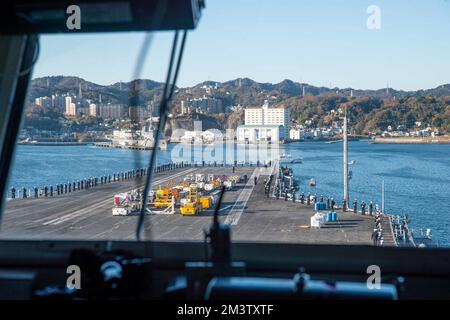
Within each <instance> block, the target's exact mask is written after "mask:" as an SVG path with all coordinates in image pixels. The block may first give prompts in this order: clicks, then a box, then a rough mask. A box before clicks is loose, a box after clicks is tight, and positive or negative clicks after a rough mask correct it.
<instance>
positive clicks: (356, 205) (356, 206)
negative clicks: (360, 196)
mask: <svg viewBox="0 0 450 320" xmlns="http://www.w3.org/2000/svg"><path fill="white" fill-rule="evenodd" d="M357 211H358V200H356V199H355V201H353V213H356V212H357Z"/></svg>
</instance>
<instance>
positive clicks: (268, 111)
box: [245, 100, 291, 138]
mask: <svg viewBox="0 0 450 320" xmlns="http://www.w3.org/2000/svg"><path fill="white" fill-rule="evenodd" d="M290 122H291V119H290V114H289V109H288V108H271V107H270V106H269V103H268V101H267V100H266V101H264V105H263V106H262V107H261V108H246V109H245V125H257V126H258V125H260V126H261V125H275V126H283V130H284V137H286V138H288V137H289V125H290Z"/></svg>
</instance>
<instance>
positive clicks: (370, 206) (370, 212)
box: [369, 201, 373, 215]
mask: <svg viewBox="0 0 450 320" xmlns="http://www.w3.org/2000/svg"><path fill="white" fill-rule="evenodd" d="M369 214H370V215H373V202H372V201H370V203H369Z"/></svg>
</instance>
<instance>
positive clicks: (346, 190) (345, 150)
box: [342, 105, 349, 211]
mask: <svg viewBox="0 0 450 320" xmlns="http://www.w3.org/2000/svg"><path fill="white" fill-rule="evenodd" d="M343 131H344V132H343V134H344V135H343V142H342V145H343V148H344V150H343V153H344V206H343V210H344V211H347V208H348V201H349V196H348V136H347V131H348V129H347V106H346V105H344V126H343Z"/></svg>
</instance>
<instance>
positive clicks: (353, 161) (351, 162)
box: [348, 160, 356, 164]
mask: <svg viewBox="0 0 450 320" xmlns="http://www.w3.org/2000/svg"><path fill="white" fill-rule="evenodd" d="M355 163H356V160H350V161H349V162H348V164H355Z"/></svg>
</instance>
